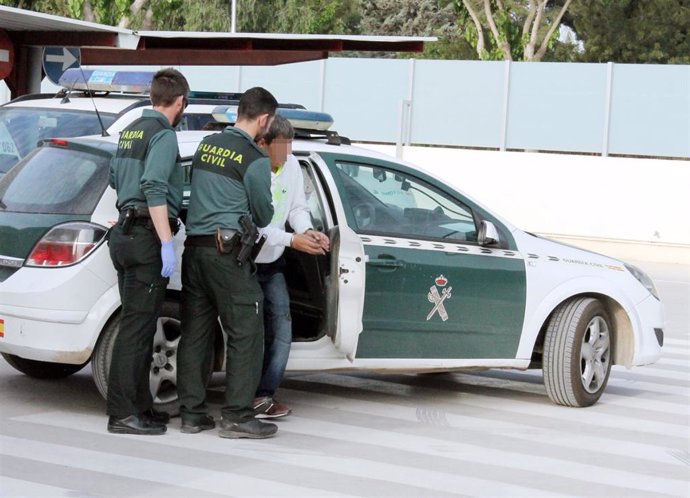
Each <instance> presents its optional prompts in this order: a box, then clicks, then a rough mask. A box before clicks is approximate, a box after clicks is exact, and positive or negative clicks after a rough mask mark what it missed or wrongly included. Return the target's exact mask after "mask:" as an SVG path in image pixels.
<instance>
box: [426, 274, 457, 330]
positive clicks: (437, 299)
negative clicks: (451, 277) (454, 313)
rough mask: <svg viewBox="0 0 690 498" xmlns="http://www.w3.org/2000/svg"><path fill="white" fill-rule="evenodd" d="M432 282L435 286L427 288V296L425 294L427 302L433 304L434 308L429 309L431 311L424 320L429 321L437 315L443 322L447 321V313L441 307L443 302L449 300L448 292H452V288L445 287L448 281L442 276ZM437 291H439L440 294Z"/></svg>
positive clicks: (443, 307)
mask: <svg viewBox="0 0 690 498" xmlns="http://www.w3.org/2000/svg"><path fill="white" fill-rule="evenodd" d="M434 282H435V284H436V285H432V286H431V287H429V294H427V298H428V299H429V302H430V303H433V304H434V307H433V308H431V311H430V312H429V314H428V315H427V316H426V320H427V321H429V320H431V318H432V317H433V316H434V314H435V313H438V316H440V317H441V320H443V321H444V322H445V321H446V320H448V313H447V312H446V307H445V306H444V305H443V302H444V301H445V300H446V299H450V297H451V296H450V292H451V291H452V290H453V288H452V287H450V286H448V287H446V285H448V279H447V278H446V277H444V276H443V275H439V276H438V277H436V279H435V280H434ZM439 289H440V290H441V292H440V293H439Z"/></svg>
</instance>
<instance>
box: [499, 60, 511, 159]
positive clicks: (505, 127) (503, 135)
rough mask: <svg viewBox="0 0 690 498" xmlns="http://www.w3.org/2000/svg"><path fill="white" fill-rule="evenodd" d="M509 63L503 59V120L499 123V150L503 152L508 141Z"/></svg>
mask: <svg viewBox="0 0 690 498" xmlns="http://www.w3.org/2000/svg"><path fill="white" fill-rule="evenodd" d="M510 63H511V61H505V62H504V66H505V79H504V80H503V116H502V119H503V122H502V123H501V146H500V148H501V150H502V151H504V152H505V150H506V143H507V141H508V106H509V105H510Z"/></svg>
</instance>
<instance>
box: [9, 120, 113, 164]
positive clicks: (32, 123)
mask: <svg viewBox="0 0 690 498" xmlns="http://www.w3.org/2000/svg"><path fill="white" fill-rule="evenodd" d="M115 118H116V116H114V115H112V114H107V113H101V119H102V120H103V126H105V128H106V129H107V128H108V127H109V126H110V125H111V124H113V122H114V121H115ZM100 133H101V125H100V123H99V122H98V117H97V116H96V114H95V113H94V112H88V111H67V110H62V109H39V108H29V107H3V108H0V174H1V173H6V172H7V170H9V168H10V167H11V166H13V165H14V163H16V162H17V161H18V160H19V159H20V158H22V157H24V156H26V155H27V154H28V153H29V152H31V151H32V150H33V149H34V148H35V147H36V144H37V143H38V141H39V140H43V139H46V138H55V137H79V136H84V135H96V134H100Z"/></svg>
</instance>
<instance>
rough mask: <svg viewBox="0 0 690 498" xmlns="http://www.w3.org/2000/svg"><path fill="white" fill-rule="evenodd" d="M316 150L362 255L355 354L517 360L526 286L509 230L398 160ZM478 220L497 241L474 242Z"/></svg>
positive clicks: (477, 208)
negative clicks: (360, 311)
mask: <svg viewBox="0 0 690 498" xmlns="http://www.w3.org/2000/svg"><path fill="white" fill-rule="evenodd" d="M321 155H322V157H323V159H324V160H325V161H326V163H327V164H328V166H329V169H330V171H331V173H332V175H333V179H334V183H335V185H336V188H337V190H338V193H339V195H340V199H341V201H342V204H343V211H344V215H345V216H346V219H347V224H348V225H349V226H350V227H351V228H352V229H353V231H354V232H356V233H357V234H358V235H359V237H360V238H361V240H362V242H363V244H364V250H365V253H366V257H367V263H366V291H365V298H364V310H363V317H362V321H363V329H364V331H363V333H362V334H361V336H360V338H359V347H358V352H357V357H358V358H459V359H464V358H514V357H515V354H516V351H517V346H518V342H519V339H520V333H521V330H522V324H523V320H524V309H525V292H526V289H525V266H524V260H523V259H522V257H521V255H520V254H519V253H518V251H517V250H516V248H515V243H514V240H513V239H512V237H511V235H510V233H509V231H508V230H507V229H506V228H504V227H503V226H502V224H501V223H500V222H499V221H498V220H496V219H495V218H493V217H492V216H491V215H490V214H489V213H487V212H486V211H485V210H483V209H482V208H480V207H479V206H476V205H474V204H473V203H472V202H471V201H470V200H468V199H466V198H464V196H462V195H461V194H459V193H457V192H454V191H452V190H451V189H449V188H448V187H446V186H444V185H442V184H440V183H439V182H437V181H436V180H434V179H433V178H430V177H428V176H427V175H424V174H423V173H421V172H418V171H416V170H414V169H412V168H409V167H406V166H405V165H401V164H396V163H393V162H388V161H382V160H377V159H371V158H365V157H358V156H346V155H342V156H341V155H337V154H321ZM482 221H490V222H491V223H492V224H493V225H494V226H495V227H496V229H497V232H498V234H499V240H500V242H499V243H498V244H497V245H495V246H493V247H482V246H481V245H479V243H478V238H479V237H478V229H479V227H480V226H481V223H482Z"/></svg>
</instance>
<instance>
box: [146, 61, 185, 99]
mask: <svg viewBox="0 0 690 498" xmlns="http://www.w3.org/2000/svg"><path fill="white" fill-rule="evenodd" d="M187 94H189V83H187V78H185V77H184V75H183V74H182V73H181V72H179V71H178V70H177V69H173V68H171V67H168V68H165V69H161V70H160V71H158V72H157V73H156V74H155V75H154V76H153V81H152V82H151V103H152V104H153V105H154V106H161V107H168V106H171V105H172V104H173V103H174V102H175V99H176V98H177V97H179V96H180V95H182V96H183V97H185V98H187Z"/></svg>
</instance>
